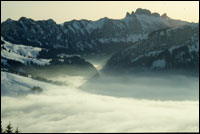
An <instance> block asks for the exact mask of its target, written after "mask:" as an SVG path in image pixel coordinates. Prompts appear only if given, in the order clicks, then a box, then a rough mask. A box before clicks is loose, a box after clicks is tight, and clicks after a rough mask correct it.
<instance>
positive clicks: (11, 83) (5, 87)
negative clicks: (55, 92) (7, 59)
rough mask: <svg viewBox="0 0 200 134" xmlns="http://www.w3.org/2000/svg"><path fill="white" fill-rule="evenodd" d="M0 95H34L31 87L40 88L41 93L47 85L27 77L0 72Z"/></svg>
mask: <svg viewBox="0 0 200 134" xmlns="http://www.w3.org/2000/svg"><path fill="white" fill-rule="evenodd" d="M1 83H2V84H1V95H2V96H19V95H26V94H30V93H34V91H33V90H32V88H33V87H37V86H40V87H42V89H43V91H45V90H46V88H45V87H46V86H47V85H51V84H49V83H45V82H40V81H37V80H33V79H31V78H28V77H23V76H20V75H16V74H12V73H8V72H3V71H1Z"/></svg>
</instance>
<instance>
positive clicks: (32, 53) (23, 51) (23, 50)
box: [1, 37, 51, 66]
mask: <svg viewBox="0 0 200 134" xmlns="http://www.w3.org/2000/svg"><path fill="white" fill-rule="evenodd" d="M1 42H2V43H3V44H1V64H3V65H7V66H9V65H8V64H7V60H12V61H17V62H20V63H22V64H25V65H27V64H30V63H34V64H37V65H49V64H50V61H51V59H38V58H37V56H38V54H39V52H40V51H41V48H38V47H31V46H25V45H17V44H12V43H10V42H7V41H5V40H4V39H3V37H1Z"/></svg>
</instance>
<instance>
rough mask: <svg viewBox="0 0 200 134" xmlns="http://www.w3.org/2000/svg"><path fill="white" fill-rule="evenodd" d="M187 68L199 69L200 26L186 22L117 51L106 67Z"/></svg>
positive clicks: (156, 32)
mask: <svg viewBox="0 0 200 134" xmlns="http://www.w3.org/2000/svg"><path fill="white" fill-rule="evenodd" d="M119 68H120V69H121V70H127V71H128V70H129V69H133V70H136V69H139V70H174V69H175V70H187V71H192V72H196V73H197V72H198V70H199V69H198V68H199V25H197V24H196V25H184V26H180V27H178V28H171V29H163V30H158V31H154V32H152V33H151V34H149V37H148V39H146V40H142V41H138V42H136V43H135V44H134V45H132V46H131V47H127V48H126V49H124V50H121V51H120V52H118V53H116V54H115V55H114V56H112V57H111V59H110V60H109V61H108V63H107V65H106V66H105V68H104V69H105V70H106V69H109V70H114V69H119Z"/></svg>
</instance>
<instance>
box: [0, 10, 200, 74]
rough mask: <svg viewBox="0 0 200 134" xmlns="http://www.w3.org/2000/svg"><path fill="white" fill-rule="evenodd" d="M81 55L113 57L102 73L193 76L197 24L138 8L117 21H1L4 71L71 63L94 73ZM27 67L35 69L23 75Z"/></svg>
mask: <svg viewBox="0 0 200 134" xmlns="http://www.w3.org/2000/svg"><path fill="white" fill-rule="evenodd" d="M86 55H87V56H89V57H101V56H102V55H112V57H111V58H110V59H109V60H108V62H107V63H106V65H105V66H104V68H103V70H105V71H110V70H111V71H118V70H120V71H123V72H124V71H125V72H129V71H131V70H138V69H139V70H141V71H144V70H150V71H152V70H154V71H155V70H159V71H161V70H184V71H189V72H193V73H195V74H196V73H197V72H198V70H199V69H198V68H199V24H198V23H189V22H186V21H181V20H174V19H172V18H169V17H168V16H167V15H166V14H163V15H160V14H158V13H151V11H149V10H147V9H141V8H138V9H137V10H136V11H135V12H132V13H127V14H126V16H125V18H123V19H118V20H114V19H109V18H106V17H105V18H101V19H99V20H97V21H90V20H72V21H69V22H65V23H63V24H56V22H55V21H53V20H52V19H49V20H40V21H34V20H32V19H30V18H26V17H21V18H20V19H19V20H18V21H15V20H12V19H8V20H6V21H5V22H3V23H1V64H2V65H3V66H2V67H3V68H4V70H6V69H8V70H12V71H16V72H24V73H29V74H32V75H33V74H35V71H36V72H37V73H36V74H39V73H41V70H44V68H45V69H47V68H48V69H49V71H52V69H55V66H56V67H57V68H56V70H59V69H60V65H62V67H66V66H69V65H70V66H71V65H73V67H74V66H76V67H79V68H82V66H85V67H89V68H91V70H93V71H92V72H97V70H96V71H94V70H95V68H94V66H93V65H92V64H91V63H89V62H88V61H86V60H84V59H83V57H81V56H86ZM29 68H31V70H34V71H31V72H30V71H28V70H29ZM61 70H62V69H61ZM65 70H66V69H65ZM89 70H90V69H89ZM63 71H64V69H63V70H62V71H61V72H60V73H63ZM83 72H85V70H84V71H83ZM89 72H90V71H89ZM66 73H69V72H66ZM92 74H94V75H96V73H92Z"/></svg>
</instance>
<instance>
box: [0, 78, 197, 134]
mask: <svg viewBox="0 0 200 134" xmlns="http://www.w3.org/2000/svg"><path fill="white" fill-rule="evenodd" d="M52 79H54V80H57V81H63V82H66V83H67V86H63V85H61V86H58V85H53V84H47V83H43V84H39V85H38V86H40V87H42V89H43V90H44V92H43V93H42V94H28V95H25V96H9V95H4V96H1V120H2V121H3V126H5V125H6V124H8V122H9V121H10V122H12V124H13V126H14V127H15V126H18V127H19V129H20V130H21V131H22V132H51V133H53V132H198V131H199V78H198V77H188V76H181V75H174V76H166V77H162V76H160V77H150V76H148V77H145V76H127V77H111V76H106V75H105V74H104V75H103V74H101V75H100V78H99V79H97V80H89V81H88V80H86V79H85V78H83V77H80V76H65V77H56V78H52ZM27 81H28V80H27ZM30 81H31V80H30ZM1 82H2V80H1ZM12 83H14V82H12V81H10V83H9V82H8V83H7V85H9V84H11V85H12ZM2 84H3V83H2ZM18 84H19V82H18ZM4 86H5V85H4ZM13 88H14V86H13Z"/></svg>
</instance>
